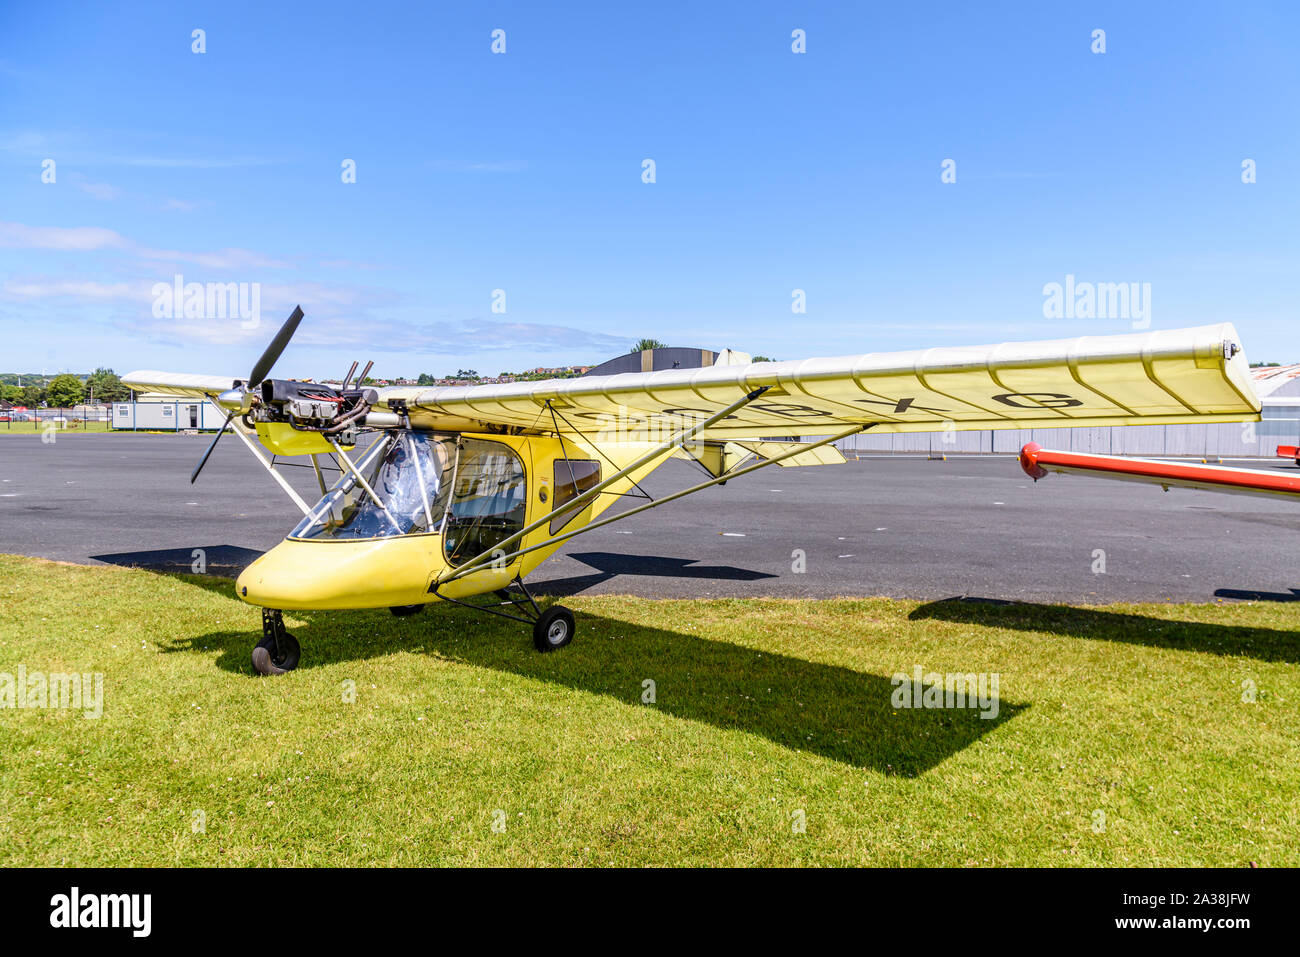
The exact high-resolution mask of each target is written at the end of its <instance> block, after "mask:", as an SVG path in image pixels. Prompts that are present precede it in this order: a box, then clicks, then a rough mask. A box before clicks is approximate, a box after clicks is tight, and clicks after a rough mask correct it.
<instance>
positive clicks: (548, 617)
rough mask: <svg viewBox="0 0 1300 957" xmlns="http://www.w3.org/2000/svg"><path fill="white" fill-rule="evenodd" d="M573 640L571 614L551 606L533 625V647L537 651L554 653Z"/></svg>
mask: <svg viewBox="0 0 1300 957" xmlns="http://www.w3.org/2000/svg"><path fill="white" fill-rule="evenodd" d="M572 640H573V612H571V611H569V609H567V608H565V607H564V606H563V605H552V606H551V607H550V608H548V609H546V611H544V612H542V616H541V617H540V618H538V619H537V621H535V622H534V623H533V645H534V646H535V647H536V648H537V650H538V651H555V650H556V649H557V648H563V647H564V646H565V645H567V644H568V643H569V642H571V641H572Z"/></svg>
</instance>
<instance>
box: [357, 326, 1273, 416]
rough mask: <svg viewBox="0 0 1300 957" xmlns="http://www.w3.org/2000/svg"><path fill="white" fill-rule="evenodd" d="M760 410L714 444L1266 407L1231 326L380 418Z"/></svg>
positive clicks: (448, 394)
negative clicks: (864, 430)
mask: <svg viewBox="0 0 1300 957" xmlns="http://www.w3.org/2000/svg"><path fill="white" fill-rule="evenodd" d="M759 389H762V390H764V391H763V392H762V394H761V395H759V396H756V397H755V398H754V399H753V400H752V401H750V402H748V404H745V405H743V407H741V408H738V409H736V410H734V411H733V412H732V413H731V414H730V415H729V416H727V417H726V418H724V419H722V420H721V421H719V422H718V423H717V424H715V425H714V426H712V427H711V428H709V429H708V430H707V431H705V432H703V433H701V437H703V438H710V437H712V438H719V439H726V438H736V439H738V438H742V437H745V438H761V437H764V436H773V435H777V436H799V435H817V434H826V433H830V432H836V431H840V430H843V429H845V428H846V427H852V426H853V425H861V426H864V427H865V426H868V425H870V426H872V427H873V431H876V432H919V431H935V430H940V429H945V428H952V429H959V430H969V429H1005V428H1028V427H1040V428H1041V427H1051V426H1079V425H1086V426H1100V425H1128V424H1142V425H1151V424H1161V423H1177V422H1189V421H1194V422H1215V421H1254V420H1256V419H1258V418H1259V411H1260V400H1259V398H1258V397H1257V396H1256V394H1255V391H1254V387H1253V386H1252V384H1251V381H1250V376H1249V367H1248V364H1247V361H1246V356H1245V354H1244V352H1243V351H1242V349H1241V346H1240V344H1239V340H1238V337H1237V332H1236V330H1235V329H1234V328H1233V326H1232V325H1231V324H1230V323H1220V324H1217V325H1210V326H1200V327H1197V328H1190V329H1174V330H1162V331H1156V332H1147V333H1137V334H1128V335H1115V336H1082V337H1078V338H1074V339H1056V340H1049V341H1043V342H1027V343H1006V344H1003V345H993V346H970V347H962V348H936V349H927V350H922V351H913V352H893V353H868V354H866V355H853V356H841V357H837V358H827V359H805V360H802V361H792V362H765V363H752V364H748V365H734V366H712V367H707V368H703V369H689V370H686V369H684V370H669V371H663V372H644V373H624V374H620V375H612V376H598V377H584V378H578V379H551V380H545V381H541V382H516V383H512V384H506V385H478V386H447V387H439V388H424V387H397V388H388V389H383V390H381V391H380V398H379V403H378V405H377V407H378V408H384V407H387V408H389V409H397V410H401V409H403V408H404V409H405V410H406V412H407V414H408V415H409V416H410V419H411V422H412V424H414V425H416V426H419V427H424V428H439V429H449V430H453V431H489V430H492V429H494V428H500V427H508V428H514V429H519V430H525V431H527V430H534V429H536V430H542V431H547V432H557V431H558V432H561V433H566V434H574V433H578V434H584V435H586V434H588V433H600V432H606V433H607V434H608V432H609V431H610V430H613V429H617V430H619V432H624V433H628V434H634V433H637V432H641V431H646V432H654V433H660V434H662V433H664V432H667V431H669V430H675V429H677V428H680V427H682V425H683V423H685V424H690V423H692V422H699V421H701V420H703V419H705V418H707V417H709V416H711V415H714V414H716V413H718V412H720V411H723V410H725V409H727V408H728V407H729V406H731V405H733V404H735V403H736V402H737V401H739V400H743V399H744V397H745V396H746V394H749V393H753V392H754V391H755V390H759Z"/></svg>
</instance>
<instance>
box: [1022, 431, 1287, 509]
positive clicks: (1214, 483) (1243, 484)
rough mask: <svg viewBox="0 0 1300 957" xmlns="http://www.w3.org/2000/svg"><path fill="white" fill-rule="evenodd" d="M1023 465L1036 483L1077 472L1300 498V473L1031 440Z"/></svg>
mask: <svg viewBox="0 0 1300 957" xmlns="http://www.w3.org/2000/svg"><path fill="white" fill-rule="evenodd" d="M1020 467H1021V468H1023V469H1024V470H1025V474H1026V475H1028V476H1029V477H1030V478H1032V479H1033V480H1034V481H1035V482H1037V481H1038V480H1039V479H1040V478H1044V477H1046V476H1047V475H1048V474H1049V473H1051V472H1058V473H1062V474H1064V473H1077V474H1080V475H1092V476H1095V477H1097V478H1108V479H1119V480H1121V481H1125V482H1144V483H1146V484H1148V485H1161V486H1164V489H1165V491H1169V489H1170V488H1190V489H1199V490H1201V491H1206V492H1235V493H1239V494H1244V495H1267V496H1274V497H1276V496H1282V497H1284V498H1300V476H1297V475H1295V474H1286V473H1283V472H1264V471H1260V470H1258V469H1235V468H1225V467H1222V466H1218V465H1193V464H1190V463H1183V462H1162V461H1159V460H1158V459H1131V458H1123V457H1120V456H1116V455H1091V454H1085V453H1081V452H1056V451H1053V450H1051V449H1045V448H1043V447H1042V446H1041V445H1039V444H1038V443H1037V442H1030V443H1029V444H1028V445H1026V446H1025V447H1024V448H1022V449H1021V450H1020Z"/></svg>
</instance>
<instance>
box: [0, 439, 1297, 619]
mask: <svg viewBox="0 0 1300 957" xmlns="http://www.w3.org/2000/svg"><path fill="white" fill-rule="evenodd" d="M210 440H211V437H210V435H209V436H186V435H142V434H141V435H136V434H125V433H109V434H79V435H64V436H59V437H58V438H57V439H56V441H55V442H53V443H51V444H46V443H43V442H42V441H41V438H40V436H37V435H31V436H5V435H0V552H7V553H17V554H23V555H36V556H42V557H45V558H51V559H57V560H61V561H69V562H80V563H87V564H96V563H100V562H104V563H111V564H129V565H139V566H143V567H152V568H156V569H159V570H177V571H179V570H184V571H189V570H190V565H191V555H192V554H193V550H194V549H196V548H202V549H204V550H205V555H206V559H207V572H208V573H209V574H224V575H233V574H235V573H237V572H238V570H239V569H240V568H242V567H243V566H244V565H246V564H247V563H248V562H250V561H252V559H253V558H255V557H256V556H257V555H258V554H260V553H261V552H262V551H264V550H266V549H269V548H271V547H272V546H274V545H275V544H276V543H277V542H278V541H279V540H280V539H281V538H283V536H284V534H285V533H286V532H287V531H288V530H289V529H290V528H292V527H293V525H294V524H295V523H296V522H297V520H298V516H299V514H300V513H299V512H298V510H297V509H296V508H295V506H294V505H293V503H292V502H291V501H290V500H289V498H288V497H287V496H286V495H285V494H284V493H283V492H282V491H281V490H280V489H279V487H278V486H277V485H276V484H275V482H274V481H273V480H272V478H271V477H270V476H268V475H266V474H265V473H264V471H263V470H262V469H261V468H260V467H259V466H258V465H257V464H256V463H255V462H253V461H251V459H250V458H249V455H248V451H247V450H246V449H245V448H244V447H243V446H242V445H241V443H240V442H239V441H238V439H237V438H236V437H235V436H233V435H227V436H225V437H224V438H223V439H222V441H221V443H220V444H219V445H218V447H217V450H216V452H215V453H214V455H213V457H212V459H211V460H210V461H209V462H208V465H207V467H206V469H205V470H204V472H203V475H202V476H201V477H200V478H199V481H198V483H197V484H195V485H190V483H189V475H190V472H191V470H192V469H193V467H194V465H195V464H196V463H197V462H198V460H199V458H200V456H201V455H202V454H203V450H204V449H205V448H206V446H207V443H208V442H209V441H210ZM1229 464H1236V465H1242V466H1244V467H1250V468H1268V469H1286V470H1291V469H1294V468H1295V466H1294V465H1293V464H1292V463H1289V462H1285V461H1281V460H1278V461H1273V462H1251V463H1229ZM286 472H287V473H289V474H290V476H291V479H292V482H293V484H294V486H295V487H297V488H298V489H299V490H300V491H301V493H302V494H303V497H304V498H306V499H308V501H312V500H314V499H315V498H316V497H317V496H318V494H319V492H318V489H317V486H316V481H315V476H314V475H313V473H312V471H311V470H310V469H309V468H289V469H287V470H286ZM704 478H705V476H704V474H703V473H702V472H701V471H700V469H699V468H698V467H697V466H695V465H694V464H691V463H686V462H682V461H677V460H674V461H670V462H669V463H668V464H667V465H665V466H664V467H663V468H661V469H660V470H658V471H657V472H655V473H654V474H653V475H652V476H651V477H650V479H649V480H648V481H647V482H645V483H643V484H644V486H645V487H646V489H647V490H648V491H649V492H650V494H652V495H656V496H658V495H663V494H665V493H668V492H671V491H674V490H676V489H679V488H683V487H685V486H686V485H689V484H694V483H696V482H698V481H701V480H703V479H704ZM633 504H637V502H635V501H629V506H630V505H633ZM1102 552H1104V572H1100V571H1098V570H1096V569H1099V568H1100V567H1101V565H1100V558H1101V556H1100V553H1102ZM800 555H802V559H800ZM800 566H802V569H803V570H802V571H796V568H799V567H800ZM1298 579H1300V502H1290V501H1286V500H1273V499H1265V498H1253V497H1247V496H1241V495H1225V494H1222V493H1213V492H1193V491H1184V490H1178V489H1174V490H1172V491H1170V492H1168V493H1166V492H1163V491H1162V490H1161V489H1160V488H1159V487H1156V486H1146V485H1133V484H1128V483H1123V482H1110V481H1105V480H1101V479H1094V478H1086V477H1083V476H1059V475H1053V476H1049V477H1048V478H1046V479H1044V480H1043V481H1041V482H1038V483H1034V482H1033V481H1031V480H1030V479H1029V478H1028V477H1027V476H1026V475H1025V474H1024V473H1023V472H1022V471H1021V470H1020V467H1019V465H1018V464H1017V462H1016V460H1015V459H1014V458H1013V457H1010V456H988V457H961V456H954V457H950V458H948V459H947V460H946V461H929V460H927V459H924V458H919V457H918V458H912V457H901V456H877V457H872V458H869V459H864V460H862V461H850V462H848V463H847V464H845V465H839V466H828V467H820V468H781V467H779V466H772V467H770V468H769V469H765V470H763V471H760V472H757V473H755V474H753V475H750V476H746V477H744V478H741V479H737V480H735V481H732V482H729V483H728V484H727V485H726V486H724V487H720V488H713V489H709V490H707V491H704V492H701V493H699V494H697V495H693V496H688V497H687V498H684V499H681V500H679V501H676V502H671V503H668V504H666V505H664V506H662V507H661V508H658V509H654V510H651V511H649V512H647V513H645V514H642V515H638V516H635V517H633V518H631V519H628V520H627V521H626V522H625V523H623V522H619V523H615V524H613V525H611V526H609V527H607V528H603V529H597V530H595V531H593V532H590V533H588V534H585V535H581V536H579V537H577V538H575V539H574V540H572V541H570V542H569V543H568V544H567V545H565V546H564V548H563V550H562V551H561V552H560V553H559V555H557V556H556V557H554V558H552V559H551V560H550V561H548V562H547V563H546V564H544V565H543V566H542V567H541V568H540V569H538V571H537V572H535V573H534V575H533V576H531V577H530V578H529V580H528V581H529V585H530V586H536V590H537V591H538V592H540V593H543V594H574V593H582V594H601V593H609V594H635V595H644V596H648V597H697V598H707V597H716V596H751V597H757V596H784V597H832V596H840V595H853V596H861V595H889V596H894V597H899V598H916V599H926V600H929V599H938V598H949V597H955V596H969V597H981V598H989V599H1002V600H1020V601H1039V602H1068V603H1076V604H1078V603H1088V604H1097V603H1105V602H1114V601H1166V600H1172V601H1212V600H1214V599H1215V598H1226V599H1262V600H1275V601H1296V600H1300V584H1298Z"/></svg>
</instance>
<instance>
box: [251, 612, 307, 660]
mask: <svg viewBox="0 0 1300 957" xmlns="http://www.w3.org/2000/svg"><path fill="white" fill-rule="evenodd" d="M301 655H302V648H301V647H299V645H298V639H297V638H295V637H294V636H293V635H291V634H289V633H288V632H287V631H285V630H284V619H283V618H282V617H281V616H280V612H279V611H277V610H275V609H273V608H263V609H262V640H261V641H259V642H258V643H257V646H256V647H254V648H253V670H254V671H256V672H257V673H258V674H260V675H282V674H285V673H286V672H289V671H293V669H294V668H297V667H298V659H299V658H300V657H301Z"/></svg>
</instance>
